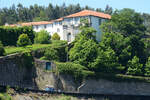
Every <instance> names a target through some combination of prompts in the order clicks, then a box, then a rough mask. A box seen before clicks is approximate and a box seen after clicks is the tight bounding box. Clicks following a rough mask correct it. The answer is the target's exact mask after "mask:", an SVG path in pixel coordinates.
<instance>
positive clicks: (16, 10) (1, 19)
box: [0, 3, 113, 25]
mask: <svg viewBox="0 0 150 100" xmlns="http://www.w3.org/2000/svg"><path fill="white" fill-rule="evenodd" d="M83 9H90V10H94V8H90V7H88V6H85V7H81V6H80V4H76V5H72V4H71V5H68V6H66V5H65V3H64V4H63V5H60V6H58V5H52V4H51V3H50V4H49V5H48V6H47V7H44V6H38V5H37V4H35V5H31V6H29V7H24V6H23V5H22V4H18V5H17V7H16V6H15V5H12V6H11V7H10V8H2V9H0V25H4V24H5V23H8V24H13V23H18V22H29V21H30V22H31V21H44V20H53V19H57V18H60V17H63V16H67V15H69V14H73V13H76V12H79V11H81V10H83ZM96 11H100V12H105V13H108V14H112V12H113V9H112V7H109V6H108V5H107V6H106V9H105V10H102V9H101V8H98V9H96Z"/></svg>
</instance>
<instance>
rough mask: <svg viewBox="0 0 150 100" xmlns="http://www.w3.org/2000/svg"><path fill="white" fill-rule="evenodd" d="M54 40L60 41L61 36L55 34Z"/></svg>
mask: <svg viewBox="0 0 150 100" xmlns="http://www.w3.org/2000/svg"><path fill="white" fill-rule="evenodd" d="M52 40H60V36H59V35H58V33H54V34H53V36H52Z"/></svg>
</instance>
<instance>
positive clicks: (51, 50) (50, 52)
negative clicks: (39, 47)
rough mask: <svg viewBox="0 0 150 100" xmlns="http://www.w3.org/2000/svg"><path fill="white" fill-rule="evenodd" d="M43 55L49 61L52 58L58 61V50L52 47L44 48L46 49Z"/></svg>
mask: <svg viewBox="0 0 150 100" xmlns="http://www.w3.org/2000/svg"><path fill="white" fill-rule="evenodd" d="M44 57H45V59H47V60H50V61H52V60H55V61H58V60H59V57H58V51H57V50H55V49H54V48H48V49H46V51H45V53H44Z"/></svg>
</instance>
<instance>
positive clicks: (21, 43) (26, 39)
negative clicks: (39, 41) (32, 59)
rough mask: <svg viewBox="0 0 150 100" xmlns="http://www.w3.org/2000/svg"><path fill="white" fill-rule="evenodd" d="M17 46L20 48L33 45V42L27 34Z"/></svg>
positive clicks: (22, 36) (19, 40) (19, 39)
mask: <svg viewBox="0 0 150 100" xmlns="http://www.w3.org/2000/svg"><path fill="white" fill-rule="evenodd" d="M17 45H18V46H20V47H24V46H27V45H31V40H30V39H29V37H28V35H27V34H21V35H20V36H19V38H18V41H17Z"/></svg>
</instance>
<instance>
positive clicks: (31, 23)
mask: <svg viewBox="0 0 150 100" xmlns="http://www.w3.org/2000/svg"><path fill="white" fill-rule="evenodd" d="M89 15H92V16H96V17H100V18H106V19H111V16H110V15H109V14H104V13H100V12H96V11H91V10H83V11H80V12H78V13H75V14H71V15H68V16H66V17H61V18H59V19H56V20H51V21H40V22H26V23H20V24H12V25H9V26H17V25H21V26H32V25H45V24H52V23H53V22H59V21H62V20H63V19H64V18H71V17H80V16H89Z"/></svg>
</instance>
